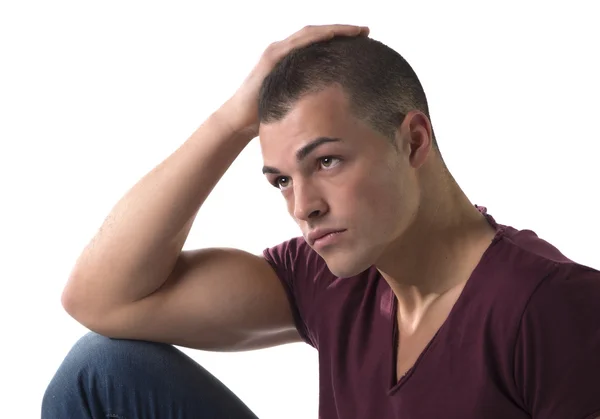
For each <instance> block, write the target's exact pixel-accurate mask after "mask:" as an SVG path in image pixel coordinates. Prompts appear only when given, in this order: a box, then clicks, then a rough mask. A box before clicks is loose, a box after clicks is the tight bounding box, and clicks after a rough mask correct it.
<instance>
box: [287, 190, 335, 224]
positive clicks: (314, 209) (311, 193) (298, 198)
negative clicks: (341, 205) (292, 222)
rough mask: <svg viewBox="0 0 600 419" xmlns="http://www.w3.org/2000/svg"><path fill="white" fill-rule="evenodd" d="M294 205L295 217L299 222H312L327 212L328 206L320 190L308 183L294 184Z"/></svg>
mask: <svg viewBox="0 0 600 419" xmlns="http://www.w3.org/2000/svg"><path fill="white" fill-rule="evenodd" d="M293 205H294V208H293V216H294V218H295V219H297V220H302V221H308V220H309V219H311V220H312V219H314V218H318V217H321V216H323V215H324V214H325V213H326V212H327V204H326V203H325V200H324V199H323V197H322V196H321V194H320V193H319V191H318V189H317V188H315V187H314V186H311V185H310V184H307V183H303V184H299V183H298V182H296V183H295V184H294V198H293Z"/></svg>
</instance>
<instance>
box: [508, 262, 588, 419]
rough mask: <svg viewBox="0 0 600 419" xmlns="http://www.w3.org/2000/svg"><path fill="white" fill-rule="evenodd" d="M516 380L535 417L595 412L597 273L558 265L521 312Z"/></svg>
mask: <svg viewBox="0 0 600 419" xmlns="http://www.w3.org/2000/svg"><path fill="white" fill-rule="evenodd" d="M514 354H515V378H516V382H517V385H518V386H519V388H520V390H521V394H522V395H523V399H524V401H525V403H526V405H528V406H529V407H530V409H531V411H532V412H533V413H535V414H534V417H544V418H545V417H549V418H555V417H556V418H559V417H561V418H562V417H582V418H583V417H585V415H586V414H587V413H586V412H588V413H589V412H592V411H593V412H600V397H599V394H598V388H599V386H600V383H599V380H600V378H599V377H600V356H598V354H600V272H599V271H598V270H596V269H593V268H590V267H587V266H584V265H580V264H576V263H565V264H561V265H560V266H559V267H558V269H557V270H556V271H555V272H554V274H552V275H549V276H548V277H547V278H545V279H544V280H543V281H541V282H540V284H539V285H538V287H537V288H536V290H535V291H534V292H533V293H532V295H531V297H530V298H529V301H528V303H527V305H526V307H525V310H524V312H523V316H522V319H521V322H520V328H519V331H518V334H517V342H516V345H515V352H514Z"/></svg>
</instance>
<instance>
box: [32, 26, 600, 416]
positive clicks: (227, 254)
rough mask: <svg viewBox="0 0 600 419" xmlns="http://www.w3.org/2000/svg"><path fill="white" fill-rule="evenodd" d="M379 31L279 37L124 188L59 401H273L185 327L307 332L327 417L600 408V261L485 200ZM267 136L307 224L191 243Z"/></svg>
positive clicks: (206, 338)
mask: <svg viewBox="0 0 600 419" xmlns="http://www.w3.org/2000/svg"><path fill="white" fill-rule="evenodd" d="M366 35H368V29H367V28H361V27H356V26H343V25H334V26H324V27H307V28H305V29H303V30H301V31H300V32H298V33H296V34H294V35H292V36H291V37H290V38H288V39H286V40H285V41H282V42H278V43H274V44H273V45H271V46H270V47H269V48H268V49H267V50H266V52H265V54H264V55H263V57H262V59H261V60H260V62H259V63H258V65H257V66H256V68H255V69H254V70H253V71H252V73H251V74H250V75H249V77H248V78H247V79H246V81H245V82H244V84H243V85H242V86H241V87H240V89H239V90H238V91H237V92H236V94H235V95H234V96H233V97H232V98H231V99H230V100H229V101H227V102H226V103H225V104H224V105H223V106H222V107H221V108H220V109H219V110H218V111H216V112H215V113H214V114H213V115H212V116H211V117H210V118H209V119H208V120H207V121H206V122H205V123H204V124H203V125H202V126H201V127H200V128H199V129H198V130H197V131H196V132H195V133H194V134H193V135H192V136H191V137H190V138H189V139H188V140H187V141H186V142H185V143H184V144H183V145H182V146H181V147H180V148H179V149H178V150H177V151H176V152H175V153H173V154H172V155H171V156H170V157H169V158H167V159H166V160H165V161H164V162H163V163H161V164H160V165H158V166H157V167H156V168H155V169H154V170H152V171H151V172H150V173H148V174H147V175H146V176H145V177H144V178H143V179H142V180H140V182H139V183H138V184H136V185H135V186H134V187H133V188H132V189H131V190H130V191H129V192H128V193H127V194H126V195H125V197H124V198H122V200H121V201H120V202H119V203H118V204H117V205H116V206H115V208H114V209H113V211H112V213H111V215H110V216H109V217H108V219H107V220H106V222H105V224H104V226H103V227H102V228H101V230H100V231H99V232H98V234H97V236H96V237H95V238H94V240H93V241H92V242H91V243H90V245H89V246H88V247H87V248H86V249H85V251H84V252H83V254H82V255H81V257H80V258H79V260H78V261H77V263H76V266H75V268H74V270H73V273H72V275H71V277H70V279H69V281H68V283H67V285H66V288H65V290H64V294H63V300H62V301H63V305H64V307H65V309H66V310H67V311H68V312H69V313H70V314H71V315H72V316H73V317H74V318H75V319H77V320H78V321H79V322H81V323H82V324H83V325H85V326H87V327H88V328H89V329H91V330H92V331H93V332H96V333H90V334H88V335H86V336H85V337H84V338H82V339H81V341H80V342H78V343H77V344H76V345H75V347H74V348H73V349H72V351H71V352H70V353H69V355H68V356H67V357H66V359H65V361H64V362H63V364H62V365H61V367H60V368H59V370H58V372H57V373H56V376H55V377H54V379H53V380H52V382H51V383H50V385H49V387H48V389H47V391H46V394H45V397H44V401H43V407H42V410H43V417H44V418H92V417H93V418H100V417H116V418H128V419H130V418H198V417H202V418H253V417H255V416H254V415H253V414H252V413H251V412H250V411H249V410H248V409H247V408H246V407H245V406H244V405H243V404H242V403H241V401H239V400H238V399H237V398H236V397H235V396H234V395H233V394H231V392H230V391H229V390H228V389H226V388H225V387H224V386H223V385H222V384H221V383H220V382H218V381H217V380H216V379H215V378H214V377H212V376H211V375H210V374H208V373H207V372H206V371H205V370H203V369H202V368H201V367H200V366H199V365H197V364H195V363H194V362H193V361H192V360H191V359H189V358H188V357H186V356H185V355H184V354H183V353H181V352H180V351H178V350H177V349H175V348H174V347H173V346H171V344H175V345H181V346H185V347H190V348H198V349H203V350H221V351H234V350H248V349H257V348H264V347H268V346H272V345H279V344H284V343H290V342H299V341H304V342H307V343H308V344H310V345H312V346H314V347H315V348H317V349H318V351H319V365H320V389H319V390H320V391H319V394H320V417H321V418H322V419H334V418H342V419H348V418H377V419H391V418H441V417H448V418H461V419H468V418H486V419H495V418H498V419H500V418H502V419H506V418H512V419H519V418H523V419H524V418H536V419H566V418H569V419H571V418H573V419H576V418H577V419H579V418H580V419H585V418H594V417H596V416H600V381H599V380H600V272H598V271H597V270H594V269H592V268H589V267H586V266H582V265H580V264H577V263H575V262H573V261H571V260H569V259H567V258H566V257H565V256H564V255H562V254H561V253H560V252H559V251H558V250H557V249H556V248H555V247H553V246H552V245H550V244H549V243H547V242H545V241H544V240H542V239H540V238H538V237H537V236H536V235H535V233H533V232H531V231H528V230H521V231H519V230H516V229H514V228H512V227H509V226H506V225H501V224H498V223H497V222H496V221H495V220H494V219H493V218H492V216H491V215H489V214H488V213H487V211H486V209H485V208H484V207H478V206H475V205H473V204H472V203H471V202H469V200H468V199H467V197H466V196H465V194H464V193H463V192H462V191H461V189H460V187H459V186H458V185H457V184H456V183H455V181H454V180H453V178H452V176H451V175H450V173H449V172H448V170H447V169H446V167H445V165H444V163H443V160H442V157H441V155H440V152H439V149H438V147H437V144H436V140H435V136H434V133H433V129H432V126H431V123H430V118H429V114H428V109H427V101H426V98H425V94H424V92H423V89H422V87H421V85H420V83H419V81H418V79H417V76H416V75H415V74H414V72H413V71H412V69H411V67H410V66H409V65H408V64H407V63H406V61H404V59H403V58H402V57H401V56H400V55H398V54H397V53H396V52H394V51H393V50H391V49H389V48H387V47H386V46H384V45H383V44H381V43H379V42H377V41H374V40H372V39H369V38H368V37H367V36H366ZM258 134H260V135H259V136H260V141H261V147H262V152H263V158H264V163H265V166H264V168H263V172H264V173H265V175H266V177H267V179H268V181H269V182H270V183H271V184H273V185H274V186H275V187H277V188H279V189H280V190H281V194H282V196H283V198H284V199H285V200H286V202H287V205H288V210H289V213H290V215H291V216H292V217H293V218H294V220H295V221H296V222H297V223H298V225H299V227H300V228H301V230H302V235H303V237H298V238H294V239H291V240H289V241H286V242H284V243H282V244H280V245H278V246H275V247H273V248H269V249H267V250H265V252H264V254H263V255H261V256H255V255H251V254H248V253H246V252H243V251H240V250H232V249H202V250H197V251H185V252H182V246H183V244H184V242H185V240H186V237H187V235H188V233H189V231H190V228H191V226H192V223H193V220H194V218H195V216H196V214H197V212H198V209H199V208H200V206H201V205H202V203H203V202H204V200H205V199H206V197H207V196H208V194H209V193H210V191H211V190H212V188H213V187H214V186H215V184H216V183H217V181H218V180H219V178H220V177H221V176H222V175H223V173H224V172H225V171H226V170H227V168H228V167H229V165H230V164H231V163H232V162H233V160H234V159H235V158H236V156H237V155H238V154H239V153H240V151H241V150H242V149H243V148H244V147H245V146H246V145H247V144H248V142H249V141H251V140H252V139H253V138H254V137H256V136H257V135H258ZM151 342H154V343H151ZM281 417H282V418H285V417H286V412H282V413H281Z"/></svg>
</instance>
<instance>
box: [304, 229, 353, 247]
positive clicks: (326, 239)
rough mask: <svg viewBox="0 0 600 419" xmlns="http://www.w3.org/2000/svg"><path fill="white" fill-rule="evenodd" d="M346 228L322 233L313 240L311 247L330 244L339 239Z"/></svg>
mask: <svg viewBox="0 0 600 419" xmlns="http://www.w3.org/2000/svg"><path fill="white" fill-rule="evenodd" d="M345 231H346V230H339V231H332V232H329V233H327V234H324V235H322V236H320V237H318V238H316V239H315V240H314V242H313V243H312V245H311V246H312V247H313V248H315V249H316V248H323V247H326V246H330V245H332V244H334V243H335V242H337V241H338V240H340V237H341V236H342V235H343V233H344V232H345Z"/></svg>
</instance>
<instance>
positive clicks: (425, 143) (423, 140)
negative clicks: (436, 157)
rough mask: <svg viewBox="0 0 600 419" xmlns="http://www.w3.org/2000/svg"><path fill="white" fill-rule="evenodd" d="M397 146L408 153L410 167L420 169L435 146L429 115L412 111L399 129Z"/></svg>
mask: <svg viewBox="0 0 600 419" xmlns="http://www.w3.org/2000/svg"><path fill="white" fill-rule="evenodd" d="M397 135H399V138H398V139H397V144H398V147H399V150H401V151H402V152H404V153H406V155H407V157H408V161H409V163H410V165H411V166H412V167H413V168H415V169H418V168H419V167H421V166H422V165H423V164H424V163H425V161H426V160H427V156H428V155H429V154H430V153H431V148H432V146H433V129H432V128H431V122H430V121H429V118H428V117H427V115H425V114H424V113H423V112H421V111H417V110H414V111H410V112H408V113H407V114H406V116H405V117H404V120H403V121H402V124H401V125H400V127H399V128H398V132H397Z"/></svg>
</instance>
